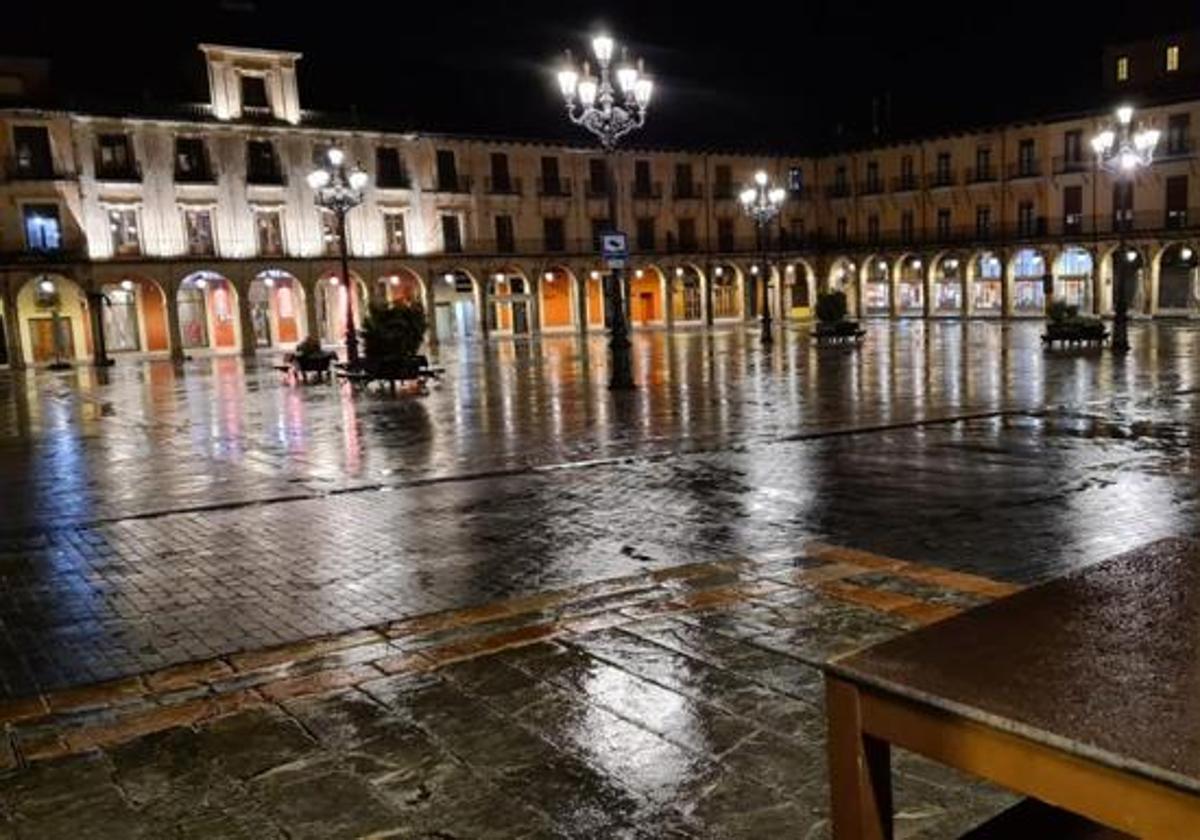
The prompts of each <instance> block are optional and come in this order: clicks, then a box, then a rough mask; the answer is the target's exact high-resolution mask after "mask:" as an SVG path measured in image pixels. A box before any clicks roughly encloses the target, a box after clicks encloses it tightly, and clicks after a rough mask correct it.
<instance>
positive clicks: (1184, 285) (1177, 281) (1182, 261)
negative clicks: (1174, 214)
mask: <svg viewBox="0 0 1200 840" xmlns="http://www.w3.org/2000/svg"><path fill="white" fill-rule="evenodd" d="M1198 264H1200V260H1197V257H1196V250H1195V249H1194V248H1192V247H1191V246H1190V245H1186V244H1184V243H1182V242H1176V243H1175V244H1173V245H1168V246H1167V247H1166V248H1165V249H1164V250H1163V252H1162V255H1161V256H1160V257H1159V260H1158V299H1157V304H1158V306H1157V309H1158V313H1159V314H1160V315H1192V314H1195V312H1196V310H1197V308H1200V283H1198V281H1200V271H1198V270H1197V266H1198Z"/></svg>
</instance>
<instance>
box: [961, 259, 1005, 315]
mask: <svg viewBox="0 0 1200 840" xmlns="http://www.w3.org/2000/svg"><path fill="white" fill-rule="evenodd" d="M968 279H969V280H970V283H971V314H972V315H983V316H987V317H993V316H997V315H1002V314H1003V313H1004V266H1003V264H1002V263H1001V262H1000V258H999V257H998V256H996V255H995V254H994V253H992V252H991V251H982V252H980V253H979V254H977V255H976V256H975V259H974V260H972V261H971V270H970V276H969V277H968Z"/></svg>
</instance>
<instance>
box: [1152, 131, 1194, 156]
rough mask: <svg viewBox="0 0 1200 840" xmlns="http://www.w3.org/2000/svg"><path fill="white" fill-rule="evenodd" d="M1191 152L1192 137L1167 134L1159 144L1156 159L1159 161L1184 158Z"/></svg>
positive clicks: (1191, 153)
mask: <svg viewBox="0 0 1200 840" xmlns="http://www.w3.org/2000/svg"><path fill="white" fill-rule="evenodd" d="M1193 153H1194V150H1193V147H1192V139H1191V138H1190V137H1169V136H1168V137H1167V138H1166V139H1165V140H1163V142H1162V143H1161V144H1159V147H1158V152H1157V159H1158V160H1160V161H1167V160H1186V159H1187V158H1190V157H1192V155H1193Z"/></svg>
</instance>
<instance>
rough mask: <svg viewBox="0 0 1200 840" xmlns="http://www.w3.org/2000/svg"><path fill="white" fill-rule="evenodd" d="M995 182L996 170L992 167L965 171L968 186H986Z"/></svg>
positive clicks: (973, 168)
mask: <svg viewBox="0 0 1200 840" xmlns="http://www.w3.org/2000/svg"><path fill="white" fill-rule="evenodd" d="M995 180H996V168H995V167H994V166H992V165H990V164H989V165H987V166H976V167H971V168H968V169H967V183H968V184H988V183H991V182H993V181H995Z"/></svg>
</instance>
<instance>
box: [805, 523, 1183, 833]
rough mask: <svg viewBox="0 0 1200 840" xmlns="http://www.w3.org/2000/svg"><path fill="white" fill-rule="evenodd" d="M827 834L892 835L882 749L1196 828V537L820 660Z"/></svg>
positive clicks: (1129, 826)
mask: <svg viewBox="0 0 1200 840" xmlns="http://www.w3.org/2000/svg"><path fill="white" fill-rule="evenodd" d="M826 691H827V695H826V697H827V711H828V717H829V744H828V746H829V765H830V783H831V787H832V806H833V826H834V837H835V838H837V840H859V839H860V838H862V840H876V838H890V837H891V836H892V825H891V823H892V813H891V810H892V809H891V799H892V793H891V780H890V769H889V765H890V748H891V745H895V746H897V747H901V748H903V749H907V750H911V751H913V752H915V753H919V754H921V755H923V756H926V757H928V758H930V759H933V760H935V761H938V762H941V763H942V764H946V765H948V766H951V767H955V768H957V769H959V770H962V771H965V772H967V773H970V774H973V775H975V776H978V777H980V778H983V779H987V780H989V781H992V782H995V783H997V784H999V785H1001V786H1003V787H1006V788H1009V789H1010V790H1013V791H1016V792H1018V793H1022V794H1026V795H1028V796H1031V797H1035V798H1037V799H1039V800H1041V801H1043V802H1046V803H1049V804H1051V805H1054V806H1056V807H1057V808H1061V809H1063V810H1066V811H1070V812H1071V813H1073V814H1078V815H1080V816H1082V817H1086V818H1087V819H1089V820H1092V821H1094V822H1096V823H1099V824H1100V825H1102V826H1108V827H1110V828H1111V829H1115V830H1117V831H1120V832H1126V833H1128V834H1131V835H1134V836H1137V837H1147V838H1171V840H1184V838H1200V544H1197V543H1195V542H1191V541H1187V540H1167V541H1163V542H1159V543H1155V544H1153V545H1150V546H1147V547H1145V548H1143V549H1139V550H1137V551H1135V552H1131V553H1130V554H1126V555H1122V556H1120V557H1117V558H1115V559H1113V560H1109V561H1106V562H1103V563H1100V564H1098V565H1095V566H1092V567H1090V568H1088V569H1085V570H1083V571H1081V572H1078V573H1075V574H1072V575H1069V576H1067V577H1065V578H1062V579H1060V580H1057V581H1054V582H1051V583H1048V584H1045V585H1042V586H1038V587H1035V588H1032V589H1028V590H1025V591H1024V592H1021V593H1018V594H1016V595H1013V596H1011V597H1009V598H1005V599H1003V600H1000V601H995V602H993V603H991V604H988V605H986V606H983V607H980V608H978V609H975V610H972V611H970V612H967V613H963V614H962V615H958V616H955V617H953V618H950V619H947V620H945V621H942V622H939V623H937V624H933V625H930V626H928V627H924V628H921V629H919V630H917V631H914V632H912V633H909V634H906V635H904V636H901V637H899V638H896V639H893V640H891V641H889V642H885V643H884V644H881V645H878V646H876V647H873V648H870V649H868V650H864V651H859V652H857V653H853V654H850V655H849V656H846V657H843V658H841V659H838V660H835V661H834V662H831V663H830V664H829V665H828V666H827V667H826Z"/></svg>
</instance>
